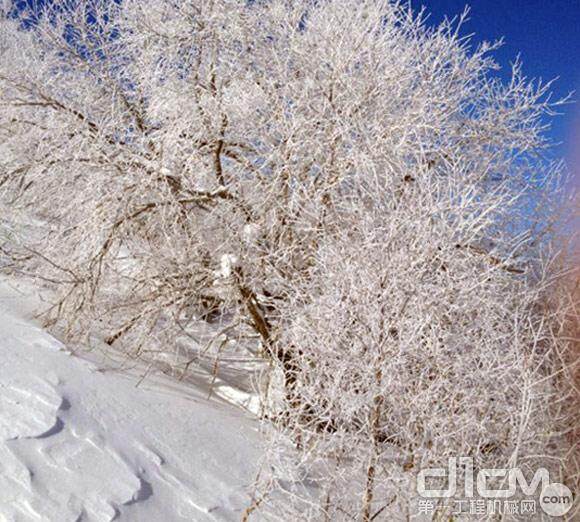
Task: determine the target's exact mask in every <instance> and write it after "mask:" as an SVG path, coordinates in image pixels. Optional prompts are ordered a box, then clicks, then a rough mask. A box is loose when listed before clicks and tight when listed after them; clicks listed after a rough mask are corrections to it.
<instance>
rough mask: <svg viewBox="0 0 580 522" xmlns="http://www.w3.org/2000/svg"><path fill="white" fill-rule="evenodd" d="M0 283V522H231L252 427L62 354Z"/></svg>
mask: <svg viewBox="0 0 580 522" xmlns="http://www.w3.org/2000/svg"><path fill="white" fill-rule="evenodd" d="M30 309H31V306H30V305H29V304H28V302H27V301H26V299H24V298H23V297H22V296H21V295H20V294H19V293H18V292H15V291H14V288H13V287H10V285H9V284H7V283H6V282H5V281H0V520H1V521H4V520H6V521H28V520H31V521H36V520H38V521H42V522H68V521H71V522H72V521H109V520H113V519H115V520H122V521H125V520H126V521H138V522H149V521H151V522H158V521H159V522H160V521H163V522H173V521H182V520H183V521H188V522H191V521H206V520H208V521H211V520H240V518H241V512H242V511H243V509H244V508H245V507H246V506H247V505H248V504H249V495H248V492H249V491H251V483H252V481H253V479H254V476H255V473H256V463H257V460H258V458H259V447H258V440H259V439H258V434H257V431H256V425H255V423H254V421H252V420H251V419H249V418H248V417H247V416H245V415H244V414H243V413H242V412H241V411H239V410H236V409H234V408H233V407H231V406H229V405H227V404H225V403H223V402H217V401H212V402H208V401H207V400H206V396H205V394H204V393H202V392H201V391H200V392H199V393H195V391H192V390H191V389H189V388H187V387H185V386H179V385H176V384H174V383H169V382H164V381H163V380H162V379H161V378H153V379H152V380H146V381H145V382H144V383H143V384H142V385H140V386H139V387H136V383H137V376H132V375H127V374H124V373H123V374H122V373H119V372H114V371H103V369H102V368H100V367H99V365H98V364H95V363H94V362H90V361H87V360H84V359H81V358H79V357H76V356H72V355H70V354H69V353H68V352H67V351H66V349H65V347H64V346H62V344H61V343H59V342H58V341H57V340H55V339H54V338H53V337H51V336H50V335H48V334H47V333H46V332H45V331H43V330H42V329H41V328H40V327H39V326H37V325H35V324H34V322H33V321H31V320H30V319H29V318H27V316H29V315H30Z"/></svg>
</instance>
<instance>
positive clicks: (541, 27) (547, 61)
mask: <svg viewBox="0 0 580 522" xmlns="http://www.w3.org/2000/svg"><path fill="white" fill-rule="evenodd" d="M411 5H413V7H414V8H418V7H420V6H425V7H426V8H427V10H428V11H429V12H430V13H432V14H431V18H430V19H429V23H438V22H440V21H441V20H442V19H443V18H444V16H445V15H448V16H449V15H457V14H460V13H461V12H462V11H463V9H464V7H465V6H466V5H469V7H470V8H471V11H470V19H469V21H468V22H467V23H466V25H465V26H464V28H463V33H464V34H466V33H475V34H474V38H475V40H476V41H480V40H495V39H498V38H500V37H504V40H505V44H504V47H503V48H502V49H500V50H499V51H497V52H496V54H495V56H496V60H497V61H498V63H499V64H500V65H501V66H502V67H503V68H504V71H506V73H507V72H509V64H510V62H511V61H513V60H514V58H515V57H516V56H517V55H518V53H519V54H520V56H521V59H522V62H523V70H524V72H525V74H526V75H527V76H528V77H532V78H542V79H543V80H550V79H553V78H555V77H559V79H558V81H557V82H556V83H555V84H554V85H553V91H554V95H555V97H564V96H566V95H567V94H568V93H569V92H570V91H576V94H575V95H574V97H573V99H574V101H575V102H574V103H572V104H570V105H565V106H563V107H561V108H560V112H563V113H564V114H563V115H561V116H557V117H556V118H554V119H553V121H552V130H551V132H550V137H551V138H552V140H553V141H556V142H561V145H559V146H558V147H557V148H556V149H555V153H556V154H558V155H559V156H561V157H565V158H566V160H567V162H568V164H569V166H570V169H571V171H572V172H573V173H574V175H575V178H576V180H575V181H576V186H577V187H580V0H471V2H469V1H468V0H411Z"/></svg>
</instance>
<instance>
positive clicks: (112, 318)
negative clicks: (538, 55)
mask: <svg viewBox="0 0 580 522" xmlns="http://www.w3.org/2000/svg"><path fill="white" fill-rule="evenodd" d="M3 5H4V12H5V13H6V15H7V16H5V17H4V19H2V21H1V22H0V23H1V29H0V151H1V155H0V176H1V180H0V181H1V182H2V188H3V191H4V196H5V198H4V199H5V202H6V203H5V204H6V205H7V208H9V209H10V212H11V213H12V214H11V215H12V217H13V222H14V223H19V225H18V226H20V227H22V226H23V225H22V223H23V222H24V223H26V224H27V225H26V226H27V230H26V231H25V233H24V234H18V233H16V234H15V236H14V237H13V238H12V239H11V240H10V241H7V242H6V243H5V244H4V245H3V250H4V251H5V253H6V254H8V255H10V256H11V258H12V259H13V260H14V263H16V265H15V266H17V267H19V268H18V269H19V270H20V271H21V272H25V273H29V274H31V275H33V276H35V277H38V278H42V279H43V280H45V281H47V282H48V283H50V284H51V285H52V286H53V287H54V288H55V289H56V291H57V293H58V300H57V302H56V304H55V306H54V307H53V308H52V309H51V310H50V311H49V313H50V316H51V318H52V320H54V321H57V322H58V324H59V325H66V326H67V331H68V333H69V334H70V335H71V336H75V335H79V334H87V333H93V334H94V333H97V334H101V335H102V336H103V337H104V338H105V339H106V341H107V343H108V344H110V345H113V346H116V347H119V349H122V350H123V351H125V352H126V353H128V354H130V355H131V356H135V357H137V356H143V357H146V358H147V359H148V360H154V359H155V358H156V357H159V356H160V354H162V353H165V352H172V351H175V352H177V351H179V349H181V348H179V347H180V346H181V345H182V344H183V342H184V341H183V334H184V333H187V332H190V331H191V328H192V327H193V326H192V325H198V324H199V323H200V322H204V321H205V322H210V323H215V322H216V321H217V322H220V323H221V324H222V325H223V326H224V328H223V329H221V330H220V333H221V334H222V335H225V336H226V338H227V336H230V337H232V338H236V339H242V338H246V339H245V340H244V341H243V342H245V343H246V344H247V343H250V344H251V343H252V342H254V344H255V345H256V346H258V345H259V346H258V348H257V350H256V353H257V354H259V355H260V356H261V357H262V358H263V359H264V360H265V361H266V362H268V381H269V383H270V384H269V385H268V386H262V387H261V392H262V394H263V403H264V417H265V418H266V419H267V420H268V423H267V425H268V426H274V427H275V428H276V429H275V430H273V431H272V432H271V435H272V439H271V440H272V445H271V450H270V451H268V453H267V460H266V461H265V468H264V469H267V470H268V472H264V474H263V475H262V477H263V478H264V480H263V481H262V482H261V483H260V487H261V486H262V485H264V484H265V485H267V486H268V487H267V488H262V489H260V492H259V493H258V494H257V497H256V498H257V502H256V505H259V506H258V509H265V510H266V511H264V513H266V512H267V511H268V509H270V511H271V513H274V515H273V516H276V517H282V518H283V517H284V516H296V517H306V518H313V519H319V518H320V519H325V517H326V519H327V520H343V519H344V520H351V519H355V520H365V521H369V520H383V519H384V520H387V519H388V520H391V519H393V518H394V517H395V518H396V516H397V514H401V513H403V510H404V509H411V508H409V507H408V504H407V502H408V500H409V499H410V498H413V497H415V496H416V494H415V492H414V490H413V487H414V486H413V484H412V478H413V477H414V476H416V473H417V471H418V470H419V469H420V468H422V467H426V466H434V465H441V464H442V463H445V462H446V459H447V457H448V456H472V457H473V458H474V459H476V462H477V463H478V465H481V466H483V465H485V466H487V467H491V466H495V467H504V466H516V465H517V466H520V467H525V466H533V465H535V464H536V463H537V456H538V455H541V456H548V457H549V456H551V457H555V458H556V459H557V458H561V457H562V455H563V453H562V451H564V450H562V447H563V444H564V443H563V442H562V440H563V439H565V433H564V431H563V430H564V428H563V426H564V425H565V423H564V417H565V415H564V413H563V410H562V413H561V414H560V413H558V411H557V410H555V409H554V408H553V406H554V403H555V402H558V401H557V400H555V399H553V397H554V394H555V393H560V394H561V393H562V392H561V390H562V387H561V386H559V385H560V382H559V381H558V383H556V380H557V379H562V378H564V377H565V376H566V375H567V372H566V371H564V370H565V367H564V366H563V365H564V363H565V362H566V361H568V362H569V358H566V357H565V355H566V353H567V352H566V350H568V349H569V347H570V346H571V344H572V343H573V342H574V341H573V339H571V338H570V337H566V336H562V335H560V333H559V332H560V331H559V330H558V324H560V323H559V321H561V317H562V315H561V310H562V309H563V307H562V306H560V305H559V306H558V307H556V308H548V307H547V305H546V303H547V302H548V297H547V296H548V295H550V289H551V286H552V284H553V283H554V282H555V281H556V280H557V276H558V274H557V271H556V266H557V265H555V264H554V263H552V260H553V258H554V254H552V253H551V250H550V244H551V243H550V241H551V238H552V236H553V233H554V232H553V231H554V228H553V222H554V216H555V211H556V210H557V209H558V207H559V205H560V201H559V200H558V197H557V196H558V191H557V186H558V179H559V175H560V174H559V168H558V166H557V165H555V166H554V165H551V164H547V163H546V162H545V161H543V160H542V154H541V152H542V150H543V149H545V148H546V147H547V146H548V144H547V142H546V140H545V138H544V136H543V133H544V131H545V120H544V116H545V115H546V114H551V113H552V111H553V109H554V107H555V106H556V105H557V104H558V103H559V102H552V101H551V100H550V96H549V84H542V83H540V82H533V81H528V80H526V78H525V77H524V76H523V74H522V72H521V67H520V65H519V64H518V63H516V64H514V66H513V74H512V78H511V80H510V81H509V82H502V81H501V80H500V79H499V78H498V77H497V76H496V75H495V71H496V69H497V66H496V64H495V62H494V61H493V58H492V56H491V53H492V52H493V50H494V49H495V48H496V47H497V45H499V44H495V43H493V44H490V43H485V42H484V43H482V44H480V45H478V46H476V45H475V44H474V43H473V42H472V41H471V40H470V39H469V38H464V37H462V36H461V34H460V30H459V29H460V26H461V22H462V19H460V20H456V21H454V22H449V21H446V22H444V23H443V24H441V25H440V26H439V27H436V28H429V27H428V26H427V25H426V24H425V22H424V18H423V15H422V13H413V12H412V11H411V10H410V9H409V7H408V6H407V5H406V4H403V3H400V2H396V1H390V0H362V1H343V0H321V1H308V0H302V1H294V2H289V1H284V0H271V1H259V2H258V1H257V2H242V1H234V0H215V1H211V2H208V1H196V0H188V1H183V2H174V1H172V0H155V1H150V2H143V1H140V0H124V1H123V2H120V3H116V2H110V1H106V0H91V1H88V2H72V1H71V2H63V3H55V4H50V5H47V6H43V7H42V8H39V9H38V10H37V11H34V12H30V13H27V12H20V11H17V10H14V9H11V4H10V3H9V2H4V4H3ZM22 216H25V217H24V218H23V217H22ZM31 216H34V217H35V218H36V220H37V221H36V223H38V224H40V225H39V226H34V223H32V224H31V222H30V217H31ZM13 226H14V227H16V225H13ZM185 338H186V339H187V340H188V342H189V345H188V346H187V349H188V350H190V351H194V352H195V350H196V348H195V347H194V343H192V342H191V340H189V339H190V338H189V337H188V336H185ZM178 339H179V343H178V342H177V340H178ZM248 339H249V340H248ZM252 339H253V341H252ZM255 339H257V340H258V342H257V343H256V341H255ZM201 352H203V350H201V351H200V353H197V357H198V358H201V357H202V356H203V353H201ZM194 359H195V358H194ZM185 367H186V368H188V367H190V366H189V363H187V365H186V366H185ZM557 384H558V385H557ZM557 390H560V391H557ZM566 390H568V388H566ZM575 393H576V397H577V391H576V392H575ZM551 397H552V398H551ZM560 397H561V395H560ZM559 400H564V399H563V398H561V399H559ZM566 400H570V397H567V398H566ZM532 456H534V457H532ZM555 462H557V460H556V461H555ZM260 495H263V496H260ZM262 499H263V500H262ZM255 507H256V506H252V508H250V510H249V512H251V511H252V510H253V509H254V508H255ZM264 516H266V515H264ZM286 519H288V518H286Z"/></svg>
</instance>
